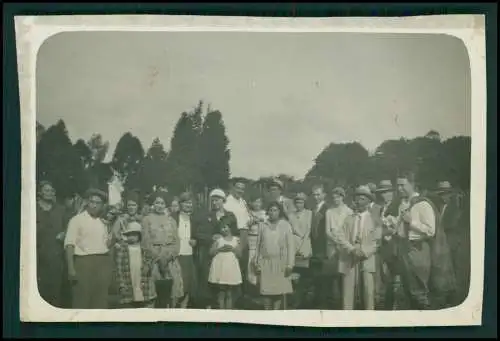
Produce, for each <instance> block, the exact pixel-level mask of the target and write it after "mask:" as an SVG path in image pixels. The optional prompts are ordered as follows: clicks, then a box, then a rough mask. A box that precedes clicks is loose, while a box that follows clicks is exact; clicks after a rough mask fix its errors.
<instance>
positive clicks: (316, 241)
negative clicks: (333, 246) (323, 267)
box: [311, 203, 328, 259]
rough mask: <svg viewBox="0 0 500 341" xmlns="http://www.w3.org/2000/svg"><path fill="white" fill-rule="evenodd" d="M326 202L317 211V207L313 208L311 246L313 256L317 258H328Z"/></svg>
mask: <svg viewBox="0 0 500 341" xmlns="http://www.w3.org/2000/svg"><path fill="white" fill-rule="evenodd" d="M327 210H328V205H327V204H326V203H324V204H323V206H322V207H321V208H320V210H319V211H318V212H316V207H314V208H313V209H312V221H311V247H312V257H313V258H316V259H326V258H327V246H326V244H327V234H326V211H327Z"/></svg>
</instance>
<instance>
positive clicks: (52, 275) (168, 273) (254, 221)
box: [36, 173, 470, 310]
mask: <svg viewBox="0 0 500 341" xmlns="http://www.w3.org/2000/svg"><path fill="white" fill-rule="evenodd" d="M268 190H269V196H270V198H263V197H261V196H260V195H253V196H251V197H250V198H249V199H248V200H245V199H244V197H245V191H246V183H245V181H244V180H243V179H232V181H231V185H230V189H229V192H228V193H226V192H225V191H224V190H223V189H220V188H215V189H213V190H212V191H211V192H210V195H209V197H210V211H209V212H197V209H196V205H195V204H194V198H193V195H192V194H191V193H189V192H186V193H182V194H180V195H179V196H173V195H172V194H171V193H169V192H168V191H167V190H166V189H162V188H160V189H157V190H156V191H155V192H154V193H152V194H150V195H149V196H148V197H147V198H142V197H141V196H140V195H139V193H137V192H135V191H127V192H125V193H124V195H123V200H122V204H121V205H108V199H109V198H108V193H107V192H106V191H102V190H100V189H95V188H91V189H89V190H88V191H87V192H86V194H85V198H84V201H83V202H82V203H80V204H75V203H74V202H70V204H68V205H67V207H62V206H61V205H59V204H58V203H57V200H56V193H55V190H54V187H53V186H52V184H51V183H50V182H46V181H43V182H41V183H40V184H39V192H38V199H37V237H36V240H37V279H38V290H39V293H40V295H41V297H42V298H43V299H44V300H45V301H47V302H48V303H49V304H51V305H53V306H56V307H61V308H72V309H107V308H198V309H265V310H278V309H338V310H352V309H362V310H398V309H416V310H426V309H442V308H446V307H451V306H455V305H458V304H460V303H461V302H462V301H463V300H464V299H465V297H466V296H467V293H468V289H469V280H470V279H469V276H470V239H469V235H468V233H469V226H468V225H467V226H465V227H461V224H460V221H461V218H462V217H463V215H462V213H463V212H462V210H461V209H460V208H459V207H457V206H456V205H454V204H453V203H454V201H453V200H451V199H452V198H453V188H452V187H451V185H450V183H449V182H447V181H443V182H440V183H439V184H438V186H437V188H436V189H435V190H434V191H433V192H434V194H435V197H436V198H439V200H436V199H435V197H432V195H427V193H426V194H425V195H424V194H421V193H418V192H417V187H416V184H415V180H414V176H413V175H412V174H411V173H409V174H407V175H404V176H400V177H398V179H397V183H395V184H393V183H392V182H391V181H390V180H382V181H380V183H379V184H378V185H375V184H372V183H370V184H366V185H360V186H359V187H357V188H356V189H355V191H354V196H353V200H352V204H351V203H350V202H349V203H346V191H345V189H344V188H341V187H337V188H333V189H332V190H326V189H325V187H324V186H323V185H321V184H318V185H315V186H313V187H312V188H311V190H310V193H304V192H299V193H295V194H294V196H293V197H292V198H288V197H286V196H285V195H284V194H283V183H282V182H281V181H280V180H278V179H275V180H274V181H272V182H271V183H270V184H269V185H268ZM308 195H311V196H312V199H313V202H314V203H315V204H314V207H311V208H308V207H307V206H308V205H307V203H308V199H309V197H308ZM68 207H73V208H75V207H76V209H68ZM113 298H115V299H114V300H113Z"/></svg>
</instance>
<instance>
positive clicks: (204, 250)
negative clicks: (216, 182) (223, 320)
mask: <svg viewBox="0 0 500 341" xmlns="http://www.w3.org/2000/svg"><path fill="white" fill-rule="evenodd" d="M225 199H226V194H225V193H224V191H222V190H221V189H214V190H213V191H211V192H210V202H211V211H210V212H209V213H208V214H207V215H206V216H205V217H204V218H202V219H200V224H198V228H197V229H196V231H195V232H194V237H195V239H196V248H195V263H196V269H197V273H198V281H199V282H198V301H199V304H200V306H201V307H200V308H204V309H210V308H212V306H214V305H215V304H216V297H215V294H214V292H213V291H212V288H211V286H210V283H208V274H209V272H210V264H211V262H212V256H210V247H211V246H212V244H213V241H214V239H215V238H216V233H217V231H218V229H217V226H218V223H219V221H220V219H222V218H223V217H227V219H229V220H230V221H231V222H232V224H231V229H232V230H233V231H237V226H236V217H235V216H234V214H233V213H232V212H229V211H226V210H225V209H224V201H225Z"/></svg>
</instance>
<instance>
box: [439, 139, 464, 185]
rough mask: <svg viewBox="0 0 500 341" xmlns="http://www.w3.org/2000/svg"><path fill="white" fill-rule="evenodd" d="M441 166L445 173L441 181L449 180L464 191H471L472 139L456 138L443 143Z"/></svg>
mask: <svg viewBox="0 0 500 341" xmlns="http://www.w3.org/2000/svg"><path fill="white" fill-rule="evenodd" d="M440 164H441V165H442V166H443V173H442V176H441V179H440V180H448V181H450V182H451V183H452V185H453V186H457V187H459V188H460V189H462V190H463V191H467V192H468V191H469V190H470V177H471V171H470V169H471V138H470V137H469V136H455V137H452V138H450V139H447V140H446V141H444V142H443V144H442V148H441V160H440Z"/></svg>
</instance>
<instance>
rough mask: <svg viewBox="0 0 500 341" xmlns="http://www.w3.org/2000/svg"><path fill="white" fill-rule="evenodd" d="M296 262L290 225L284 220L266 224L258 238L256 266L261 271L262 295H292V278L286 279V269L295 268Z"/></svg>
mask: <svg viewBox="0 0 500 341" xmlns="http://www.w3.org/2000/svg"><path fill="white" fill-rule="evenodd" d="M294 261H295V247H294V239H293V234H292V227H291V226H290V223H288V221H286V220H283V219H282V220H279V221H278V222H277V223H267V224H265V225H264V227H263V229H262V230H261V232H260V234H259V237H258V242H257V255H256V265H257V267H258V268H259V269H260V293H261V294H262V295H283V294H289V293H292V292H293V288H292V281H291V277H285V269H286V268H287V267H289V268H293V266H294Z"/></svg>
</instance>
